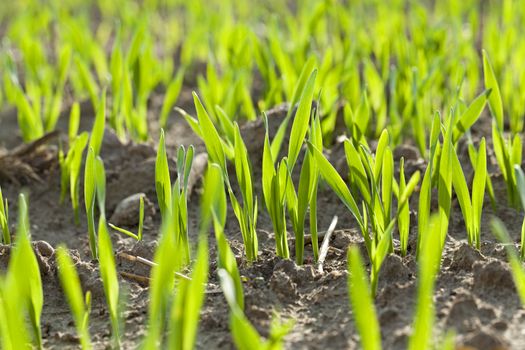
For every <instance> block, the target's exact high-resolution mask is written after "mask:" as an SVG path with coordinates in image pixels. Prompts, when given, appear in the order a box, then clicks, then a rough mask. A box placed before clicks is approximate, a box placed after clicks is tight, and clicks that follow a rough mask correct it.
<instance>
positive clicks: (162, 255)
mask: <svg viewBox="0 0 525 350" xmlns="http://www.w3.org/2000/svg"><path fill="white" fill-rule="evenodd" d="M171 220H172V219H171V215H169V216H168V218H167V219H164V222H163V223H162V228H161V237H160V239H159V245H158V247H157V249H156V250H155V255H154V259H153V261H154V262H155V265H154V267H153V269H152V271H151V274H150V278H151V282H150V289H149V295H150V302H149V305H148V331H147V335H146V339H145V340H144V348H145V349H156V348H157V340H158V339H159V337H160V336H161V333H162V332H163V331H164V329H165V326H166V321H165V320H166V317H167V315H168V310H169V303H170V302H171V299H172V294H173V288H174V284H175V272H177V267H178V266H181V263H182V262H181V258H180V254H178V252H177V247H176V245H175V237H174V235H173V234H172V231H171V228H172V227H173V226H172V223H171ZM174 259H175V261H173V260H174Z"/></svg>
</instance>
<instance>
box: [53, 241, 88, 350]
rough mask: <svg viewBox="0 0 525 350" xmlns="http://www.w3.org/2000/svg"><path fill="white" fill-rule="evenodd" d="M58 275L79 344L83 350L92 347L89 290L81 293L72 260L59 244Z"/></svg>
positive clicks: (57, 252) (64, 248) (57, 251)
mask: <svg viewBox="0 0 525 350" xmlns="http://www.w3.org/2000/svg"><path fill="white" fill-rule="evenodd" d="M56 254H57V264H58V277H59V278H60V283H61V285H62V289H63V290H64V293H65V295H66V299H67V301H68V303H69V307H70V309H71V312H72V313H73V318H74V320H75V325H76V327H77V333H78V335H79V338H80V345H81V347H82V349H83V350H89V349H92V348H93V347H92V344H91V340H90V335H89V313H90V312H91V292H90V291H87V292H86V294H85V296H84V295H83V293H82V287H81V285H80V279H79V277H78V274H77V271H76V269H75V265H74V263H73V260H72V259H71V257H70V256H69V253H68V251H67V249H66V247H65V246H59V247H58V248H57V250H56Z"/></svg>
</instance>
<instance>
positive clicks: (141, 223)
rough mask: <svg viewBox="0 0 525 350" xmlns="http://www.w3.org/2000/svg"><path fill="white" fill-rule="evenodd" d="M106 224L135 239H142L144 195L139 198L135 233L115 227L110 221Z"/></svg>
mask: <svg viewBox="0 0 525 350" xmlns="http://www.w3.org/2000/svg"><path fill="white" fill-rule="evenodd" d="M108 226H109V227H111V228H112V229H114V230H115V231H118V232H120V233H123V234H125V235H126V236H129V237H131V238H134V239H136V240H137V241H142V231H143V229H144V196H140V199H139V227H138V232H137V234H134V233H133V232H131V231H128V230H126V229H123V228H120V227H117V226H115V225H113V224H112V223H108Z"/></svg>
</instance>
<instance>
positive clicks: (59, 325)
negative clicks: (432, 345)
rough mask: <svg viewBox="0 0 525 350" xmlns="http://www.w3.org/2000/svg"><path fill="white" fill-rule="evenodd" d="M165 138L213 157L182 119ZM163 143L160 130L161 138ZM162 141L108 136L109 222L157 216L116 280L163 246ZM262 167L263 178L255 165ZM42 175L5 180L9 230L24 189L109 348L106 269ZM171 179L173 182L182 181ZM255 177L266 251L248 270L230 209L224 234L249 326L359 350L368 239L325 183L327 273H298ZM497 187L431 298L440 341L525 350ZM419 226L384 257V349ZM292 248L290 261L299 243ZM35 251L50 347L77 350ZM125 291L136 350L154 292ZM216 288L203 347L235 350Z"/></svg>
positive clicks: (395, 340)
mask: <svg viewBox="0 0 525 350" xmlns="http://www.w3.org/2000/svg"><path fill="white" fill-rule="evenodd" d="M179 102H180V101H179ZM180 103H181V104H182V105H183V107H187V108H188V109H191V95H190V94H188V93H186V92H184V94H183V96H182V102H180ZM279 113H281V114H280V115H279ZM66 114H67V113H66ZM282 115H283V114H282V111H281V112H279V111H276V112H275V114H274V116H275V117H276V118H275V120H276V122H277V121H278V120H280V118H282ZM92 118H93V116H92V112H91V113H88V112H84V113H83V118H82V125H81V128H83V129H86V130H88V129H89V128H90V124H91V122H92ZM66 125H67V119H66V118H62V120H61V122H60V127H61V128H62V129H63V130H65V128H66ZM480 125H482V128H484V127H483V126H484V125H488V124H487V123H484V122H482V123H481V124H480ZM17 130H18V127H17V124H16V114H15V113H14V112H13V111H12V110H11V111H4V112H3V114H2V115H0V146H2V147H5V148H6V149H12V148H14V147H15V146H17V145H19V144H20V143H21V140H20V137H19V135H18V134H17ZM488 130H490V129H488V128H487V129H485V130H484V134H487V131H488ZM474 131H475V132H474V135H476V134H481V132H480V130H479V129H478V130H474ZM243 133H245V135H249V137H247V138H246V140H247V142H249V144H248V148H249V149H250V150H252V151H253V153H252V159H253V160H254V163H257V162H258V159H257V158H258V154H260V153H257V152H260V151H261V148H260V142H261V141H260V140H261V139H262V137H263V129H262V128H261V125H260V124H257V123H252V124H251V125H245V126H244V127H243ZM166 134H167V145H168V149H169V154H170V155H172V156H173V155H174V154H175V153H174V150H175V148H176V146H177V145H179V144H186V145H189V144H194V145H195V146H196V151H197V152H196V153H197V154H199V153H202V152H203V151H204V147H203V145H202V142H200V140H198V139H197V138H196V137H195V136H194V135H193V133H192V132H191V130H190V128H189V127H188V126H187V125H186V124H185V122H184V121H183V120H182V118H180V117H179V116H172V118H171V119H170V125H169V127H168V129H167V131H166ZM156 137H157V135H156V134H155V133H153V139H156ZM154 143H155V142H150V144H143V145H137V144H134V143H127V144H122V143H120V141H119V140H118V139H117V138H116V137H115V136H114V135H113V134H112V133H111V131H109V130H107V131H106V136H105V139H104V144H103V148H102V158H103V159H104V162H105V165H106V169H107V182H108V186H107V211H108V213H107V216H108V217H111V216H112V215H113V213H114V211H115V209H116V207H117V205H118V204H119V203H120V202H121V201H122V200H123V199H125V198H126V197H128V196H130V195H133V194H136V193H144V194H145V195H146V197H147V199H148V200H149V201H150V202H151V203H154V205H153V206H152V207H151V208H150V210H148V214H147V218H146V227H145V232H144V241H143V242H139V243H136V242H135V241H134V240H132V239H131V238H128V237H124V236H122V235H120V234H117V233H113V234H112V238H113V244H114V248H115V250H116V252H117V263H118V269H119V272H121V273H132V274H136V275H142V276H146V277H147V276H148V273H149V268H147V267H146V266H143V265H141V264H138V263H136V262H132V261H129V260H128V259H125V258H122V256H123V255H122V254H121V253H128V254H131V255H134V256H141V257H144V258H147V259H152V256H153V252H154V249H155V247H156V241H155V240H156V238H157V237H158V231H159V225H160V215H159V211H158V207H157V205H156V195H155V181H154V166H155V155H156V151H155V146H154ZM55 145H56V143H55ZM53 147H56V146H50V147H49V148H47V150H48V151H49V152H53V151H55V152H56V148H55V149H54V148H53ZM397 154H405V155H409V156H410V157H411V158H412V159H411V160H410V162H407V165H408V164H410V167H408V166H407V168H410V169H412V170H411V171H414V170H415V169H418V168H421V166H424V163H423V161H422V160H421V159H419V158H418V156H417V152H414V151H413V149H412V148H411V147H409V146H407V147H405V148H404V149H403V148H400V149H399V150H398V153H397ZM342 155H343V154H342V153H341V149H340V147H338V146H337V145H335V146H334V147H333V152H332V153H331V155H330V158H331V161H332V162H333V164H337V165H338V166H340V167H341V169H344V164H343V162H341V159H342V158H341V157H342ZM200 157H201V159H200V166H197V167H196V170H195V171H194V173H193V179H192V181H193V183H194V187H193V188H194V190H193V191H192V194H191V197H190V200H189V213H190V214H189V215H190V234H191V238H192V241H193V242H195V241H196V236H197V235H196V232H197V227H198V220H199V192H200V187H201V184H200V175H201V173H202V169H204V166H203V164H205V159H206V158H205V157H204V156H200ZM492 164H494V163H492ZM172 165H174V163H173V162H172ZM254 165H255V164H254ZM173 169H175V167H173ZM254 169H257V166H256V165H255V166H254ZM37 175H38V177H39V178H40V179H41V181H36V180H34V179H33V178H24V179H22V180H21V181H20V184H16V183H14V182H12V181H9V180H8V179H3V180H0V185H1V186H2V189H3V192H4V196H5V197H7V198H8V200H9V203H10V217H11V218H13V219H12V220H11V221H12V222H11V226H12V227H13V228H14V227H15V226H16V223H15V221H16V220H15V219H14V218H16V212H17V204H16V202H17V201H16V198H17V195H18V193H19V192H21V191H27V193H28V195H29V207H30V222H31V233H32V238H33V240H35V241H45V242H47V243H49V245H51V247H53V248H56V247H57V245H58V244H60V243H64V244H66V245H67V246H68V248H70V249H72V250H73V252H74V256H75V257H76V262H77V270H78V271H79V274H80V276H81V281H82V284H83V287H84V288H85V289H89V290H91V292H92V294H93V310H92V313H91V320H90V324H91V329H90V331H91V335H92V338H93V341H94V343H95V347H96V348H97V349H105V348H107V346H108V344H109V336H110V326H109V316H108V312H107V309H106V306H105V300H104V293H103V289H102V284H101V280H100V278H99V276H98V270H97V264H96V263H95V262H93V261H91V259H90V257H89V248H88V241H87V233H86V231H87V228H86V224H85V217H84V216H83V215H81V224H80V225H79V226H75V224H74V222H73V212H72V210H71V206H70V203H69V201H66V202H65V203H64V204H62V205H60V204H59V192H60V183H59V181H60V180H59V178H60V174H59V169H58V165H57V162H56V161H52V162H50V163H49V164H47V166H46V167H45V168H39V169H38V173H37ZM172 176H173V177H176V174H175V172H173V173H172ZM255 177H256V181H257V185H256V187H257V190H258V191H259V196H258V197H259V202H260V206H259V207H260V208H261V212H260V215H259V220H258V222H259V225H258V233H259V242H260V250H261V253H260V256H259V260H258V262H256V263H255V264H253V265H248V264H246V262H245V260H244V259H243V258H242V239H241V235H240V232H239V228H238V227H237V225H236V221H235V220H234V217H233V214H232V213H231V212H230V213H229V216H230V218H231V220H228V221H227V222H228V224H227V228H226V231H227V236H228V238H229V239H230V242H231V245H232V248H233V250H234V252H235V253H236V255H237V256H238V257H239V258H238V261H239V263H240V270H241V274H242V275H243V276H244V277H245V282H244V293H245V296H246V314H247V316H248V318H249V319H250V321H251V322H252V323H253V324H254V325H255V327H256V328H257V329H258V330H259V332H260V333H261V334H263V335H267V334H268V329H269V325H270V320H271V317H272V313H273V311H274V310H275V311H277V312H278V313H279V315H280V316H281V318H283V319H285V320H286V319H293V320H294V321H295V326H294V327H293V329H292V331H291V332H290V334H288V336H287V337H286V338H285V344H286V348H289V349H306V348H308V349H341V348H345V349H358V348H359V342H358V335H357V333H356V329H355V326H354V323H353V315H352V312H351V310H350V307H349V303H348V290H347V275H348V272H347V268H346V250H347V248H348V246H349V245H351V244H356V245H359V246H361V248H363V242H362V238H361V236H360V234H359V232H358V231H357V230H356V225H355V223H354V221H353V219H352V218H351V215H350V213H349V212H348V211H347V210H346V209H345V207H344V206H343V205H342V204H341V203H340V202H339V201H338V199H337V198H336V197H335V196H334V195H333V194H332V192H331V191H329V190H328V189H327V188H326V186H323V187H322V189H321V190H320V193H319V205H318V207H319V214H318V215H319V229H320V230H321V231H322V230H326V228H327V227H328V226H329V224H330V222H331V220H332V218H333V216H334V215H337V216H338V217H339V222H338V225H337V229H336V231H335V232H334V234H333V236H332V239H331V241H330V249H329V252H328V256H327V258H326V262H325V265H324V273H319V272H318V271H317V269H316V268H315V266H313V265H312V264H306V265H304V266H297V265H295V263H293V262H292V261H284V260H281V259H279V258H277V257H276V256H275V253H274V243H273V235H272V233H271V232H272V227H271V222H270V219H269V217H268V215H267V214H266V213H265V212H264V210H262V209H263V205H262V196H261V195H260V185H259V182H260V172H258V171H256V174H255ZM493 179H494V187H495V192H496V193H497V195H498V196H499V198H500V205H499V207H498V209H497V211H496V213H494V211H493V209H492V208H491V207H490V204H489V200H488V197H487V198H486V202H485V203H486V206H485V211H484V217H483V225H482V227H483V230H482V241H483V243H482V249H481V252H478V251H476V250H474V249H472V248H471V247H470V246H468V245H467V244H466V233H465V229H464V224H463V222H462V219H461V212H460V209H459V206H458V204H457V203H456V202H454V204H453V209H452V222H451V227H450V233H449V237H448V239H447V244H446V248H445V251H444V253H443V260H442V268H441V272H440V274H439V277H438V280H437V283H436V291H435V295H434V300H435V303H436V323H437V328H436V333H435V334H436V337H437V336H440V335H441V334H443V332H444V331H446V330H447V329H455V331H456V333H457V344H458V345H464V346H470V347H472V348H475V349H510V348H512V349H523V348H525V332H524V331H523V327H522V324H523V322H524V321H525V310H524V309H523V307H522V306H521V305H520V302H519V299H518V296H517V293H516V290H515V287H514V283H513V281H512V276H511V274H510V270H509V267H508V264H507V262H506V256H505V251H504V249H503V247H502V246H501V245H499V244H497V243H495V242H494V239H493V237H492V235H491V234H490V231H489V228H488V222H489V220H490V216H491V215H492V214H496V215H498V216H499V217H500V218H502V219H503V220H504V221H505V223H506V224H507V226H508V227H509V229H510V231H511V233H512V234H513V237H514V238H515V239H516V240H518V238H519V230H520V226H521V220H522V214H521V213H518V212H516V211H514V210H511V209H508V208H507V207H506V204H505V203H506V202H505V198H504V193H505V186H504V183H503V181H502V180H501V178H500V177H498V176H495V177H494V178H493ZM81 192H82V191H81ZM153 207H155V208H153ZM411 207H412V208H416V207H417V203H416V200H413V201H412V205H411ZM81 208H83V198H81ZM155 209H156V210H155ZM415 218H416V213H415V212H414V215H413V220H412V223H413V227H412V237H411V243H412V245H411V247H410V248H411V250H410V254H409V256H407V257H406V258H401V257H399V256H398V255H391V256H389V257H387V259H386V261H385V262H384V265H383V268H382V271H381V275H380V280H379V286H378V292H377V297H376V308H377V313H378V317H379V320H380V324H381V330H382V336H383V345H384V348H386V349H404V348H405V347H406V344H407V339H408V336H409V334H410V329H411V328H410V326H411V323H412V320H413V313H414V304H415V293H416V289H417V273H418V271H417V265H416V263H415V260H414V256H413V254H414V246H413V244H414V242H415V233H416V227H415ZM130 225H132V226H131V227H129V228H130V229H132V230H136V227H133V223H131V224H130ZM209 239H210V242H211V243H213V242H214V241H213V239H214V238H213V236H212V235H210V237H209ZM290 246H291V251H292V252H293V239H292V238H290ZM210 247H211V248H210V249H211V262H212V266H211V268H210V277H209V279H210V280H209V281H210V284H211V287H213V286H215V290H217V286H218V279H217V275H216V264H215V262H214V259H215V253H214V252H215V248H214V245H213V244H210ZM36 248H37V249H36V251H37V252H38V255H39V261H40V266H41V270H42V277H43V283H44V296H45V305H44V311H43V315H42V324H43V326H42V327H43V337H44V342H45V347H46V348H50V349H52V348H56V349H58V348H60V349H63V348H78V347H79V344H78V338H77V336H76V332H75V328H74V324H73V320H72V317H71V315H70V312H69V308H68V306H67V303H66V302H65V299H64V296H63V293H62V290H61V288H60V285H59V282H58V278H57V273H56V265H55V260H54V251H53V249H50V248H49V246H48V245H46V244H45V243H44V242H40V243H38V244H36ZM306 250H307V251H310V250H311V247H310V246H308V247H307V248H306ZM363 253H364V251H363ZM8 256H9V248H8V247H5V246H3V247H1V249H0V265H1V266H2V269H4V270H5V268H6V265H7V261H8ZM307 261H312V258H311V256H307ZM121 285H122V286H123V288H124V289H125V290H126V291H127V298H128V302H127V309H126V312H125V315H124V319H125V336H124V337H123V345H124V348H129V349H131V348H135V347H136V346H137V345H138V344H139V342H140V340H141V338H142V336H143V335H144V334H145V332H146V322H147V301H148V288H147V285H145V284H144V282H143V281H141V280H139V279H130V278H129V277H127V278H125V277H122V278H121ZM209 289H210V291H211V292H210V293H208V294H207V297H206V301H205V304H204V307H203V310H202V312H201V322H200V329H199V335H198V348H225V349H229V348H233V345H232V339H231V336H230V333H229V330H228V312H227V304H226V302H225V300H224V297H223V295H222V294H221V293H220V292H218V293H217V292H213V289H214V288H209Z"/></svg>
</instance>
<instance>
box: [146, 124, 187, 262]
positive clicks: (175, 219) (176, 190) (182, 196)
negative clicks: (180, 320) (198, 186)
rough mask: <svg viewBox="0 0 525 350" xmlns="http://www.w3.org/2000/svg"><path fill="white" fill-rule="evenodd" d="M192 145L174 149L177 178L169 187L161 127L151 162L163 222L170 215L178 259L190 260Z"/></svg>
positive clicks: (169, 181)
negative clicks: (180, 257) (178, 252)
mask: <svg viewBox="0 0 525 350" xmlns="http://www.w3.org/2000/svg"><path fill="white" fill-rule="evenodd" d="M193 153H194V149H193V146H190V147H189V148H188V151H186V150H185V148H184V146H180V147H179V149H178V151H177V174H178V177H177V180H176V181H175V183H174V184H173V188H172V186H171V180H170V172H169V167H168V157H167V154H166V146H165V143H164V131H163V130H161V134H160V140H159V148H158V151H157V160H156V163H155V188H156V190H157V200H158V203H159V207H160V213H161V216H162V220H163V222H164V221H166V220H168V218H170V220H171V224H172V225H173V234H174V235H175V240H176V244H177V245H178V246H179V247H180V249H182V256H183V259H182V262H183V263H184V264H188V263H189V262H190V247H189V241H188V204H187V202H188V179H189V175H190V171H191V165H192V163H193Z"/></svg>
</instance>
